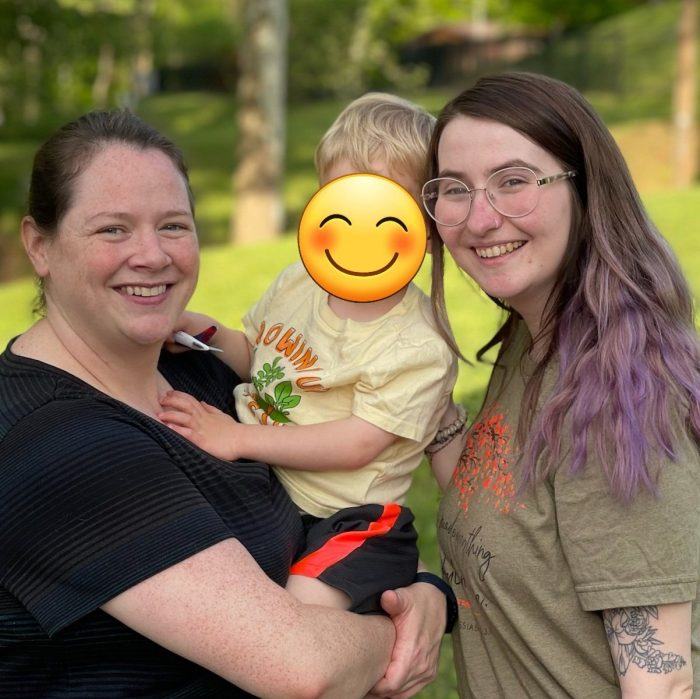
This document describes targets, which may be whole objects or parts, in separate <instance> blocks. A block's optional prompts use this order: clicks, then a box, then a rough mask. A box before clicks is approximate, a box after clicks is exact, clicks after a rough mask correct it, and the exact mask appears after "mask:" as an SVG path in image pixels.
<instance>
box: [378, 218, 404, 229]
mask: <svg viewBox="0 0 700 699" xmlns="http://www.w3.org/2000/svg"><path fill="white" fill-rule="evenodd" d="M390 221H393V222H394V223H398V224H399V226H401V228H403V229H404V230H405V231H406V233H408V228H406V224H405V223H404V222H403V221H402V220H401V219H400V218H396V216H385V217H384V218H380V219H379V221H377V223H376V226H377V228H379V226H381V225H382V223H389V222H390Z"/></svg>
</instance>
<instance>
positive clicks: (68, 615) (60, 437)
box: [0, 348, 303, 699]
mask: <svg viewBox="0 0 700 699" xmlns="http://www.w3.org/2000/svg"><path fill="white" fill-rule="evenodd" d="M159 368H160V370H161V371H162V373H163V374H164V375H165V377H166V378H167V379H168V381H169V382H170V383H171V385H172V386H173V387H175V388H177V389H179V390H182V391H186V392H188V393H191V394H192V395H194V396H195V397H196V398H198V399H200V400H205V401H206V402H207V403H210V404H212V405H215V406H217V407H219V408H221V409H223V410H228V411H229V412H232V411H233V401H232V397H231V395H232V394H231V391H232V389H233V387H234V385H235V383H236V381H237V379H236V377H235V374H233V373H232V372H231V371H230V370H229V369H228V368H227V367H226V366H225V365H223V364H222V363H221V362H219V361H218V360H216V359H215V358H213V357H210V356H208V355H205V354H202V353H196V352H188V353H185V354H180V355H169V354H167V353H164V354H163V356H162V358H161V363H160V367H159ZM230 537H235V538H237V539H238V540H239V541H240V542H241V543H242V544H243V545H244V546H245V547H246V549H247V550H248V551H249V552H250V553H251V555H252V556H253V557H254V558H255V560H256V561H257V562H258V564H259V565H260V567H261V568H262V569H263V570H264V571H265V572H266V573H267V575H269V576H270V578H272V579H273V580H274V581H276V582H277V583H279V584H280V585H282V584H284V582H285V581H286V579H287V575H288V570H289V566H290V563H291V561H292V560H293V558H294V556H295V554H296V553H297V551H298V550H299V547H300V545H301V544H302V543H303V537H302V529H301V524H300V520H299V517H298V515H297V512H296V508H295V507H294V506H293V505H292V503H291V501H290V500H289V499H288V497H287V495H286V493H285V492H284V490H283V489H282V488H281V486H280V485H279V483H278V481H277V480H276V479H275V477H274V475H273V474H272V473H271V472H270V470H269V469H268V467H267V466H266V465H264V464H259V463H253V462H247V461H242V462H237V463H233V464H231V463H229V462H224V461H220V460H218V459H216V458H215V457H212V456H210V455H209V454H207V453H205V452H203V451H201V450H200V449H198V448H197V447H196V446H194V445H193V444H191V443H190V442H188V441H187V440H185V439H183V438H182V437H180V436H179V435H177V434H176V433H175V432H173V431H172V430H170V429H168V428H167V427H165V426H164V425H162V424H160V423H158V422H157V421H155V420H153V419H151V418H149V417H148V416H146V415H144V414H142V413H140V412H139V411H137V410H134V409H133V408H130V407H129V406H127V405H124V404H123V403H120V402H119V401H116V400H114V399H112V398H110V397H109V396H106V395H104V394H102V393H100V392H99V391H96V390H95V389H94V388H92V387H91V386H89V385H87V384H85V383H84V382H82V381H80V380H79V379H77V378H75V377H74V376H72V375H70V374H67V373H66V372H63V371H61V370H59V369H56V368H55V367H51V366H49V365H47V364H44V363H42V362H37V361H34V360H31V359H27V358H24V357H19V356H17V355H14V354H12V352H11V351H10V349H9V348H8V349H7V350H6V351H5V352H4V353H3V354H2V355H0V696H2V697H8V698H9V697H32V698H33V699H34V698H37V697H52V698H58V697H85V698H88V697H90V699H92V698H95V699H97V698H98V697H129V699H134V698H136V697H159V698H164V697H178V698H180V697H183V698H184V697H188V698H189V697H229V696H235V697H237V696H248V695H247V694H245V693H244V692H242V691H241V690H237V689H236V688H235V687H233V686H232V685H230V684H227V683H225V682H224V681H223V680H221V679H220V678H218V677H216V676H215V675H213V674H212V673H210V672H208V671H207V670H204V669H203V668H201V667H199V666H198V665H195V664H194V663H191V662H189V661H187V660H185V659H183V658H181V657H180V656H178V655H176V654H174V653H171V652H169V651H167V650H165V649H164V648H162V647H160V646H158V645H157V644H155V643H153V642H151V641H149V640H148V639H146V638H144V637H143V636H140V635H139V634H137V633H135V632H134V631H132V630H131V629H129V628H128V627H126V626H124V625H123V624H121V623H119V622H118V621H117V620H116V619H114V618H112V617H110V616H109V615H108V614H106V613H104V612H102V611H101V610H100V609H99V607H100V606H101V605H102V604H104V603H105V602H107V601H108V600H110V599H112V598H113V597H115V596H116V595H117V594H119V593H120V592H123V591H124V590H126V589H128V588H130V587H132V586H133V585H135V584H136V583H138V582H140V581H142V580H145V579H146V578H149V577H150V576H152V575H154V574H155V573H157V572H159V571H161V570H164V569H165V568H168V567H169V566H171V565H173V564H175V563H177V562H179V561H182V560H184V559H185V558H188V557H189V556H191V555H193V554H194V553H196V552H198V551H201V550H203V549H205V548H207V547H209V546H212V545H213V544H215V543H217V542H219V541H222V540H224V539H227V538H230ZM231 584H232V585H235V582H234V581H232V583H231Z"/></svg>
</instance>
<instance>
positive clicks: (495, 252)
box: [474, 240, 527, 259]
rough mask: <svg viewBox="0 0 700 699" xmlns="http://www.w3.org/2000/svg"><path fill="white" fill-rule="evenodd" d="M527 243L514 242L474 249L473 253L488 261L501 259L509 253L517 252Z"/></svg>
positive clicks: (522, 241) (521, 241)
mask: <svg viewBox="0 0 700 699" xmlns="http://www.w3.org/2000/svg"><path fill="white" fill-rule="evenodd" d="M526 242H527V241H525V240H516V241H513V242H512V243H505V244H504V245H492V246H491V247H488V248H476V247H475V248H474V252H475V253H476V254H477V255H478V256H479V257H481V258H482V259H484V258H486V259H490V258H492V257H503V256H504V255H510V253H511V252H515V251H516V250H519V249H520V248H521V247H522V246H523V245H525V243H526Z"/></svg>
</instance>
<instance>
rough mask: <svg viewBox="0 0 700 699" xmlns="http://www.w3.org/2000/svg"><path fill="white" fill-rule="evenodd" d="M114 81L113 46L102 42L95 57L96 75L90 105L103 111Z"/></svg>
mask: <svg viewBox="0 0 700 699" xmlns="http://www.w3.org/2000/svg"><path fill="white" fill-rule="evenodd" d="M113 79H114V45H113V44H112V43H111V42H104V43H103V44H101V45H100V53H99V56H98V57H97V74H96V75H95V80H94V81H93V83H92V103H93V105H94V106H95V107H96V108H97V109H105V107H107V101H108V99H109V90H110V88H111V87H112V80H113Z"/></svg>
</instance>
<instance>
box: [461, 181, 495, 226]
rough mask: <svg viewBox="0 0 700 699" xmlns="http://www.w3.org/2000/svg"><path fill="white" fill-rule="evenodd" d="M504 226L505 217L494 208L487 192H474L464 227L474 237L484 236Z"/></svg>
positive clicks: (481, 190)
mask: <svg viewBox="0 0 700 699" xmlns="http://www.w3.org/2000/svg"><path fill="white" fill-rule="evenodd" d="M502 224H503V215H502V214H500V213H498V211H496V209H494V208H493V206H492V204H491V202H490V201H489V198H488V194H487V192H486V190H485V189H476V190H474V192H473V194H472V201H471V205H470V206H469V213H468V214H467V220H466V221H465V222H464V227H465V228H466V229H468V230H469V232H470V233H472V234H473V235H480V236H483V235H486V234H487V233H489V232H490V231H493V230H495V229H497V228H500V227H501V225H502Z"/></svg>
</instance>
